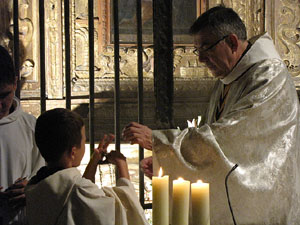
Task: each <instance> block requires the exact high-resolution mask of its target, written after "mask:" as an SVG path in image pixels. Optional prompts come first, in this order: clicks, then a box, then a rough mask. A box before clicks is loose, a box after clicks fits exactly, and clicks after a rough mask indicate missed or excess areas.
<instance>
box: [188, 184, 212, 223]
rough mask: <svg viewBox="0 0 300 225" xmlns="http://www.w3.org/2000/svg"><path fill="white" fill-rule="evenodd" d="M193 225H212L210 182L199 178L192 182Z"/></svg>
mask: <svg viewBox="0 0 300 225" xmlns="http://www.w3.org/2000/svg"><path fill="white" fill-rule="evenodd" d="M192 217H193V225H210V215H209V184H208V183H203V182H202V181H201V180H198V181H197V183H192Z"/></svg>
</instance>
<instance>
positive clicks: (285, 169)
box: [123, 6, 300, 225]
mask: <svg viewBox="0 0 300 225" xmlns="http://www.w3.org/2000/svg"><path fill="white" fill-rule="evenodd" d="M190 33H191V34H192V35H193V37H194V46H195V50H194V53H195V54H196V55H197V56H198V57H199V61H200V62H201V63H204V64H205V65H206V66H207V67H208V69H209V70H210V71H211V72H212V74H213V75H214V76H215V77H216V78H218V81H217V82H216V85H215V87H214V91H213V93H212V96H211V99H210V103H209V106H208V109H207V113H206V115H205V118H204V120H203V122H202V126H200V127H199V128H187V129H184V130H179V129H170V130H153V131H152V130H151V129H149V128H148V127H147V126H144V125H141V124H138V123H135V122H132V123H130V124H129V125H128V126H126V127H125V128H124V130H123V138H124V139H125V140H127V141H130V142H131V143H138V144H140V145H141V146H142V147H144V148H146V149H152V150H153V155H154V157H153V161H156V162H157V163H158V165H159V166H162V167H163V169H164V172H165V174H169V175H170V179H171V180H173V179H177V178H178V177H179V176H180V177H183V178H184V179H186V180H190V181H192V182H195V181H196V180H198V179H202V180H203V181H205V182H208V183H210V203H211V206H210V211H211V212H210V214H211V224H213V225H214V224H222V225H227V224H228V225H229V224H232V216H231V213H230V210H229V208H228V204H227V196H226V190H225V185H224V183H225V177H226V174H227V173H228V172H229V171H230V170H231V168H232V167H233V166H234V165H235V164H238V167H237V169H236V170H235V171H234V172H233V173H232V175H231V176H230V177H229V180H228V187H229V193H230V200H231V205H232V208H233V211H234V215H235V220H236V221H237V223H238V224H240V225H246V224H254V225H261V224H268V225H275V224H281V225H285V224H289V225H294V224H295V225H296V224H300V217H299V215H300V207H299V206H300V196H299V192H300V182H299V181H300V180H299V178H300V177H299V172H300V170H299V167H300V158H299V147H300V143H299V142H300V137H299V118H300V115H299V103H298V97H297V93H296V89H295V87H294V83H293V80H292V78H291V76H290V74H289V72H288V70H287V68H286V65H285V64H284V62H283V61H282V59H281V58H280V56H279V54H278V53H277V51H276V49H275V46H274V44H273V41H272V39H271V37H270V35H269V34H267V33H264V34H262V35H260V36H257V37H253V38H251V39H249V40H248V39H247V34H246V28H245V25H244V23H243V22H242V20H241V19H240V17H239V16H238V15H237V13H235V12H234V11H233V10H232V9H231V8H226V7H223V6H217V7H214V8H211V9H209V10H208V11H206V12H205V13H204V14H202V15H201V16H200V17H199V18H198V19H197V20H196V21H195V22H194V24H193V25H192V27H191V28H190ZM142 163H143V165H142V166H143V167H144V170H145V171H146V172H147V174H148V175H151V173H152V159H151V158H150V159H149V158H148V159H146V160H144V161H143V162H142Z"/></svg>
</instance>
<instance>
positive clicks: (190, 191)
mask: <svg viewBox="0 0 300 225" xmlns="http://www.w3.org/2000/svg"><path fill="white" fill-rule="evenodd" d="M152 193H153V205H152V207H153V208H152V209H153V211H152V215H153V216H152V218H153V220H152V221H153V225H169V176H167V175H165V176H162V168H160V170H159V175H158V177H157V176H153V177H152ZM190 197H191V201H192V222H193V224H194V225H196V224H197V225H209V224H210V215H209V184H208V183H203V182H202V181H201V180H199V181H197V183H192V184H191V185H190V181H187V180H184V179H182V178H178V180H173V193H172V225H188V224H189V208H190V207H189V206H190Z"/></svg>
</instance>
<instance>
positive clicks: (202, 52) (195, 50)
mask: <svg viewBox="0 0 300 225" xmlns="http://www.w3.org/2000/svg"><path fill="white" fill-rule="evenodd" d="M228 36H229V35H225V36H224V37H222V38H221V39H219V40H218V41H216V42H215V43H214V44H212V45H211V46H209V47H207V48H206V49H203V50H200V49H197V48H195V49H194V51H193V53H194V54H195V55H197V56H199V55H204V54H206V53H207V52H208V51H209V50H211V49H212V48H213V47H215V46H216V45H217V44H219V43H220V42H221V41H223V40H224V39H225V38H227V37H228Z"/></svg>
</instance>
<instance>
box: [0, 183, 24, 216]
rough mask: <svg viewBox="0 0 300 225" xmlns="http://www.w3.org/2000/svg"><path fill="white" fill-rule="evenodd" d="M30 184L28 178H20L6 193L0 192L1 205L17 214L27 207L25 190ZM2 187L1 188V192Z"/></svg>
mask: <svg viewBox="0 0 300 225" xmlns="http://www.w3.org/2000/svg"><path fill="white" fill-rule="evenodd" d="M27 184H28V180H26V178H19V179H17V180H16V181H15V183H14V184H13V185H11V186H9V187H8V188H7V189H6V190H5V191H4V192H2V191H1V192H0V203H1V205H2V206H3V207H5V208H6V210H7V211H10V212H16V211H18V210H19V209H21V208H22V207H24V206H25V203H26V202H25V194H24V188H25V187H26V185H27ZM1 189H2V187H0V190H1Z"/></svg>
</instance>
